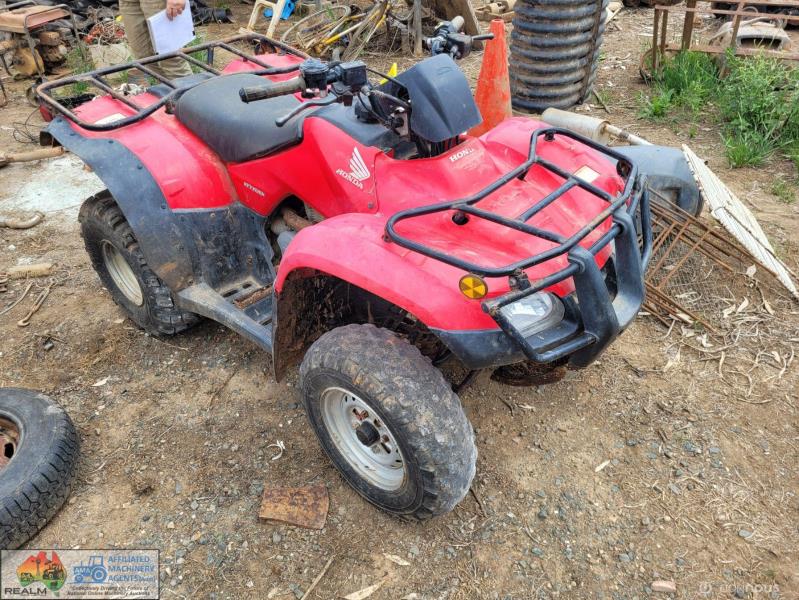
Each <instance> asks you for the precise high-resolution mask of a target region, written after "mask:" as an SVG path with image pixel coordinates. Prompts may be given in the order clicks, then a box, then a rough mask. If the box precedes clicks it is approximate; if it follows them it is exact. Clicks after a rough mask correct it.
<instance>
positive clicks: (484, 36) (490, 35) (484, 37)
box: [472, 33, 494, 42]
mask: <svg viewBox="0 0 799 600" xmlns="http://www.w3.org/2000/svg"><path fill="white" fill-rule="evenodd" d="M493 39H494V34H493V33H481V34H480V35H473V36H472V41H473V42H482V41H483V40H493Z"/></svg>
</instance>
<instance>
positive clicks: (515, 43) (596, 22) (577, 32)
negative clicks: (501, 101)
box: [510, 0, 608, 113]
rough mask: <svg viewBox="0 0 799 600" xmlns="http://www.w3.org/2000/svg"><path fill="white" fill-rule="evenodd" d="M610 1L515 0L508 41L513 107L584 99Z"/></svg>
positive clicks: (534, 107) (528, 108)
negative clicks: (509, 39) (511, 28)
mask: <svg viewBox="0 0 799 600" xmlns="http://www.w3.org/2000/svg"><path fill="white" fill-rule="evenodd" d="M607 6H608V0H518V2H516V5H515V13H516V14H515V16H514V18H513V32H512V33H511V44H510V53H511V56H510V85H511V96H512V98H511V103H512V105H513V108H515V109H517V110H522V111H527V112H538V113H540V112H542V111H543V110H544V109H546V108H550V107H554V108H569V107H571V106H574V105H575V104H580V103H581V102H583V101H584V100H585V99H586V98H587V97H588V96H589V94H590V93H591V89H592V87H593V84H594V81H595V80H596V75H597V67H598V63H599V50H600V47H601V45H602V36H603V34H604V32H605V19H606V12H607V11H606V9H607Z"/></svg>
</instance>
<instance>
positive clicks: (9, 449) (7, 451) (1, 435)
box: [0, 415, 22, 470]
mask: <svg viewBox="0 0 799 600" xmlns="http://www.w3.org/2000/svg"><path fill="white" fill-rule="evenodd" d="M21 438H22V436H21V434H20V429H19V427H18V426H17V424H16V423H14V422H13V421H12V420H10V419H8V418H6V417H4V416H2V415H0V470H2V469H3V468H4V467H5V466H6V465H8V463H10V462H11V461H12V460H13V459H14V456H15V455H16V453H17V448H18V447H19V441H20V439H21Z"/></svg>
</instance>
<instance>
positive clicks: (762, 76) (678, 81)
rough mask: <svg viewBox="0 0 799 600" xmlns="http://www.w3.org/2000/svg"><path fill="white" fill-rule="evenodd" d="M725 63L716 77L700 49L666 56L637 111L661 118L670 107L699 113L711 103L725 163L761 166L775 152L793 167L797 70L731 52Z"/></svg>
mask: <svg viewBox="0 0 799 600" xmlns="http://www.w3.org/2000/svg"><path fill="white" fill-rule="evenodd" d="M725 65H726V67H725V71H726V73H727V75H726V77H724V78H720V77H719V71H718V69H717V67H716V66H715V63H714V62H713V60H712V59H711V58H710V57H709V56H707V55H705V54H702V53H698V52H681V53H680V54H678V55H677V56H675V57H674V58H672V59H670V60H667V61H666V62H665V63H664V65H663V68H662V69H661V70H660V72H659V73H657V75H656V77H655V80H654V90H653V91H654V94H653V95H652V97H651V98H647V97H642V98H643V99H642V107H641V111H640V114H641V116H644V117H647V118H651V119H662V118H664V117H665V116H666V115H667V114H668V113H669V112H670V111H672V110H674V109H675V108H682V109H684V110H687V111H689V112H691V113H693V114H699V113H700V111H701V112H702V114H703V116H705V115H706V114H707V111H706V110H705V109H706V107H707V106H708V105H709V104H711V103H712V104H713V105H715V106H716V107H717V109H718V112H717V114H718V118H719V119H720V121H721V130H722V138H723V139H724V145H725V147H726V155H727V160H728V161H729V163H730V165H731V166H733V167H742V166H757V165H761V164H763V162H765V161H766V160H767V159H768V158H769V157H770V156H771V155H772V154H774V153H775V152H780V153H782V154H785V155H786V156H787V157H788V158H790V159H791V160H792V161H793V162H794V164H796V166H797V169H799V70H796V69H793V68H792V67H790V66H788V65H786V64H785V63H782V62H780V61H777V60H775V59H771V58H766V57H763V56H755V57H748V58H744V57H736V56H733V55H732V54H731V53H730V54H728V55H727V57H726V61H725ZM711 118H712V116H711Z"/></svg>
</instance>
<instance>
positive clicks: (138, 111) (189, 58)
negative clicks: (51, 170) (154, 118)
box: [36, 33, 308, 131]
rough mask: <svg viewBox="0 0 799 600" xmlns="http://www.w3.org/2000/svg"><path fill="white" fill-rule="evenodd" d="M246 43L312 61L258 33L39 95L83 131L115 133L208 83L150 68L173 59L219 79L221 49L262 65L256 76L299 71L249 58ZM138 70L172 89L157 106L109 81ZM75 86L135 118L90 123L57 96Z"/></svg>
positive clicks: (65, 82)
mask: <svg viewBox="0 0 799 600" xmlns="http://www.w3.org/2000/svg"><path fill="white" fill-rule="evenodd" d="M242 42H244V43H250V44H252V45H254V46H257V48H258V49H260V50H261V51H262V52H263V51H266V49H267V48H269V49H271V50H272V52H278V51H279V52H282V53H285V54H292V55H294V56H296V57H298V58H302V59H306V58H308V55H307V54H305V53H304V52H300V51H299V50H296V49H294V48H292V47H291V46H288V45H287V44H284V43H283V42H279V41H277V40H273V39H272V38H268V37H266V36H264V35H260V34H257V33H247V34H242V35H236V36H233V37H230V38H226V39H224V40H216V41H212V42H206V43H204V44H198V45H196V46H189V47H186V48H182V49H180V50H176V51H175V52H168V53H165V54H159V55H157V56H150V57H148V58H142V59H139V60H134V61H131V62H128V63H124V64H120V65H113V66H111V67H105V68H102V69H97V70H95V71H89V72H87V73H80V74H78V75H72V76H71V77H64V78H62V79H57V80H55V81H50V82H46V83H43V84H42V85H40V86H39V87H38V88H37V89H36V93H37V94H38V96H39V98H40V99H41V100H42V102H44V103H45V104H46V105H47V106H48V107H49V108H52V109H53V110H55V111H56V112H57V113H59V114H61V115H63V116H65V117H66V118H67V119H69V120H70V121H72V122H73V123H75V124H76V125H78V126H79V127H82V128H83V129H87V130H89V131H111V130H113V129H119V128H120V127H125V126H127V125H132V124H134V123H138V122H139V121H141V120H142V119H145V118H147V117H149V116H150V115H151V114H153V113H154V112H155V111H157V110H158V109H160V108H161V107H163V106H165V105H170V104H172V103H174V102H175V101H176V100H177V98H178V97H179V96H180V95H181V94H183V93H184V92H186V91H187V90H190V89H191V88H193V87H195V86H197V85H199V84H200V83H202V82H203V81H205V79H203V80H199V81H196V82H192V83H189V84H182V85H178V84H176V83H175V82H174V81H171V80H169V79H167V78H166V77H164V76H162V75H161V74H159V73H157V72H156V71H154V70H153V69H151V68H149V67H148V66H147V65H152V64H154V63H159V62H161V61H163V60H168V59H170V58H180V59H183V60H185V61H186V62H187V63H189V64H190V65H192V66H193V67H196V68H198V69H201V70H202V72H205V73H207V74H209V75H211V76H214V77H217V76H220V75H223V73H222V72H221V71H220V70H219V69H217V68H215V67H214V66H213V64H214V51H215V50H217V49H221V50H226V51H227V52H230V53H231V54H233V55H235V56H238V57H239V58H241V59H244V60H245V61H249V62H252V63H254V64H256V65H258V66H259V67H260V68H259V69H254V70H252V71H248V72H249V73H251V74H253V75H282V74H285V73H293V72H294V71H297V70H298V69H299V64H300V63H297V64H296V65H289V66H285V67H273V66H270V65H269V64H267V63H265V62H264V61H263V60H261V59H259V58H258V56H262V55H261V54H256V55H253V54H248V53H246V52H244V51H242V50H239V49H238V48H236V47H234V46H233V44H236V43H242ZM197 52H205V61H202V60H199V59H197V58H196V57H194V56H193V54H196V53H197ZM134 69H137V70H139V71H140V72H142V73H144V74H145V75H147V76H149V77H152V78H153V79H155V80H157V81H158V82H159V83H160V84H162V85H165V86H166V87H167V88H169V90H170V91H169V92H168V93H167V94H165V95H164V96H163V97H161V98H160V99H159V100H158V101H157V102H154V103H153V104H148V105H146V106H140V105H138V104H136V103H134V102H133V101H132V100H131V99H130V97H128V96H125V95H124V94H121V93H120V92H118V91H117V90H115V89H114V88H113V86H112V85H111V83H109V81H108V80H107V77H108V76H110V75H115V74H119V73H124V72H128V71H132V70H134ZM74 84H89V85H90V86H94V87H95V88H97V89H99V90H100V91H101V92H103V93H105V94H108V95H109V96H111V97H112V98H114V99H115V100H118V101H119V102H121V103H122V104H124V105H125V106H126V107H127V108H128V109H130V111H131V112H132V113H133V114H131V115H129V116H127V117H124V118H121V119H118V120H115V121H111V122H100V123H89V122H87V121H84V120H83V119H81V118H80V117H79V116H78V115H76V114H75V113H74V112H73V111H72V110H71V109H72V108H73V106H74V102H69V98H68V97H67V98H61V99H59V98H57V97H56V96H55V95H53V92H54V91H55V90H58V89H64V88H68V87H69V86H72V85H74ZM67 105H69V106H67Z"/></svg>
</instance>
